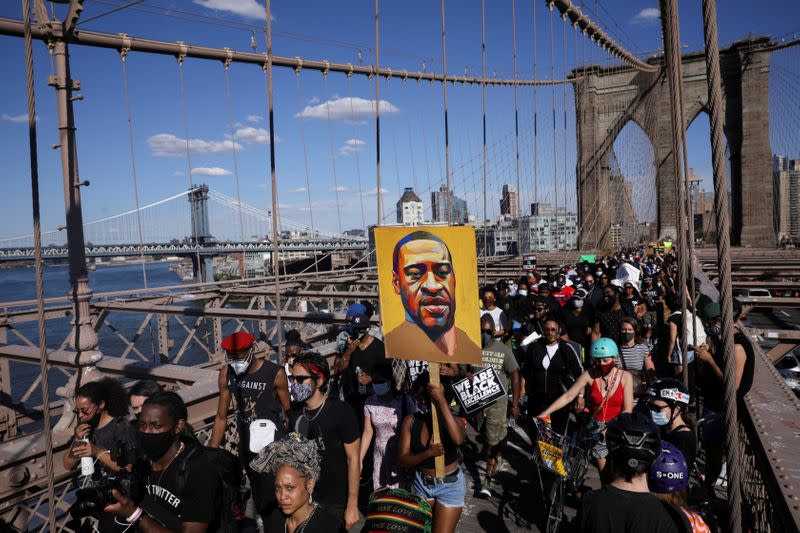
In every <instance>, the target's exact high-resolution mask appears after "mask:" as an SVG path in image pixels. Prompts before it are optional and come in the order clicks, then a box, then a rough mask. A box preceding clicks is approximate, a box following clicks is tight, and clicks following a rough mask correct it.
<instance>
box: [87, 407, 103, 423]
mask: <svg viewBox="0 0 800 533" xmlns="http://www.w3.org/2000/svg"><path fill="white" fill-rule="evenodd" d="M102 414H103V413H102V412H101V411H100V409H97V412H96V413H95V414H94V416H93V417H92V418H90V419H89V420H87V421H86V422H84V424H89V425H90V426H91V427H93V428H96V427H97V426H99V425H100V417H101V416H102Z"/></svg>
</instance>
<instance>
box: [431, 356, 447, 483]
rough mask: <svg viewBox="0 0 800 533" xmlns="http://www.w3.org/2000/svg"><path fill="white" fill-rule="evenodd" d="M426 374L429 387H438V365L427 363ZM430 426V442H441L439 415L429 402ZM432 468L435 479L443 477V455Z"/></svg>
mask: <svg viewBox="0 0 800 533" xmlns="http://www.w3.org/2000/svg"><path fill="white" fill-rule="evenodd" d="M428 372H429V374H430V377H431V385H435V386H437V387H438V386H439V385H441V381H440V380H439V363H437V362H435V361H431V362H430V363H428ZM431 425H432V426H433V434H432V435H431V442H433V443H438V442H442V437H441V435H440V434H439V414H438V413H437V412H436V406H435V405H433V400H431ZM434 467H435V470H436V472H435V473H436V477H444V455H437V456H436V458H435V459H434Z"/></svg>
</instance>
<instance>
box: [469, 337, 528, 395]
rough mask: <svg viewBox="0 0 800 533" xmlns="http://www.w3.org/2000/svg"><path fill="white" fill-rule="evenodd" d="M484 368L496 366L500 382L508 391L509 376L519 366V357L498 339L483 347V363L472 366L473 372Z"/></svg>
mask: <svg viewBox="0 0 800 533" xmlns="http://www.w3.org/2000/svg"><path fill="white" fill-rule="evenodd" d="M484 368H494V369H495V370H496V371H497V375H498V376H499V378H500V383H502V384H503V387H504V388H505V389H506V391H508V378H509V376H511V374H513V373H514V371H515V370H517V369H518V368H519V365H518V364H517V358H516V357H514V352H512V351H511V348H509V347H508V346H506V345H505V344H503V343H502V342H500V341H499V340H497V339H493V340H492V342H491V343H490V344H489V345H488V346H487V347H486V348H484V349H483V365H482V366H475V365H473V366H472V370H473V372H477V371H480V370H483V369H484Z"/></svg>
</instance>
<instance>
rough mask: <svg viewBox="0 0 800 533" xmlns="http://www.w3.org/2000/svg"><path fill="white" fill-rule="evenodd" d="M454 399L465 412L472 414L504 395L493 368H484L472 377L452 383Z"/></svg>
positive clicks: (504, 392) (504, 391)
mask: <svg viewBox="0 0 800 533" xmlns="http://www.w3.org/2000/svg"><path fill="white" fill-rule="evenodd" d="M453 390H454V391H455V393H456V399H457V400H458V402H459V403H460V404H461V406H462V407H463V408H464V410H465V411H466V412H467V414H471V413H474V412H475V411H479V410H480V409H483V408H484V407H486V406H487V405H491V404H493V403H494V402H496V401H497V400H499V399H500V398H502V397H503V396H505V395H506V390H505V389H504V388H503V384H502V383H501V382H500V379H499V378H498V377H497V371H496V370H495V369H494V368H484V369H483V370H481V371H480V372H477V373H476V374H474V375H473V376H472V379H469V378H464V379H462V380H460V381H456V382H455V383H453Z"/></svg>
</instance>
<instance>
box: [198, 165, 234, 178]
mask: <svg viewBox="0 0 800 533" xmlns="http://www.w3.org/2000/svg"><path fill="white" fill-rule="evenodd" d="M192 174H197V175H198V176H230V175H231V174H233V172H231V171H230V170H228V169H227V168H220V167H197V168H193V169H192Z"/></svg>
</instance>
